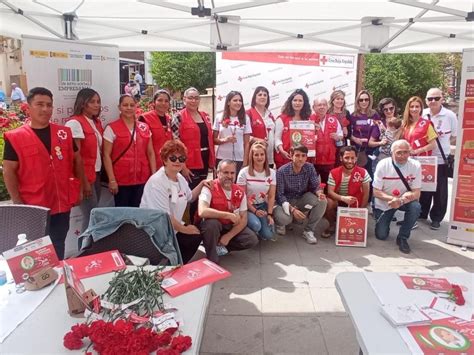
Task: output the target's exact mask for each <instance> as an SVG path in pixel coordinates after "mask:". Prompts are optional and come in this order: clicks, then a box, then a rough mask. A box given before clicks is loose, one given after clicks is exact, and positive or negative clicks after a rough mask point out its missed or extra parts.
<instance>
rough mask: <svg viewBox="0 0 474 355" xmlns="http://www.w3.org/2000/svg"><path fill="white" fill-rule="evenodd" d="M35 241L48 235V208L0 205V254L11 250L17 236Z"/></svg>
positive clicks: (16, 240)
mask: <svg viewBox="0 0 474 355" xmlns="http://www.w3.org/2000/svg"><path fill="white" fill-rule="evenodd" d="M21 233H24V234H26V238H27V239H28V240H35V239H39V238H42V237H44V236H45V235H48V234H49V208H45V207H41V206H32V205H0V253H3V252H4V251H6V250H9V249H12V248H14V247H15V246H16V243H17V242H18V234H21Z"/></svg>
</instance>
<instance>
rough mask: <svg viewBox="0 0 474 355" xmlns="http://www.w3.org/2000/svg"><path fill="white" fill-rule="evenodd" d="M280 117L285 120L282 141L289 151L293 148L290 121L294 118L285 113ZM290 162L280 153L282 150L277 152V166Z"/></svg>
mask: <svg viewBox="0 0 474 355" xmlns="http://www.w3.org/2000/svg"><path fill="white" fill-rule="evenodd" d="M279 117H280V119H281V121H282V122H283V132H282V133H281V141H282V143H283V150H284V151H285V152H288V153H289V152H290V148H291V139H290V122H291V121H292V120H293V117H291V116H288V115H285V114H284V113H282V114H281V115H280V116H279ZM289 162H290V160H289V159H286V158H284V157H283V156H282V155H281V154H280V152H275V164H276V166H277V168H279V167H280V166H282V165H285V164H286V163H289Z"/></svg>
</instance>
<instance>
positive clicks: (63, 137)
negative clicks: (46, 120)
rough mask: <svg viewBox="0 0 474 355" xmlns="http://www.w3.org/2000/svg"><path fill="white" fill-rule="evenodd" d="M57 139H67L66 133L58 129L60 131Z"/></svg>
mask: <svg viewBox="0 0 474 355" xmlns="http://www.w3.org/2000/svg"><path fill="white" fill-rule="evenodd" d="M58 137H59V138H61V139H66V138H67V133H66V131H65V130H63V129H60V130H59V131H58Z"/></svg>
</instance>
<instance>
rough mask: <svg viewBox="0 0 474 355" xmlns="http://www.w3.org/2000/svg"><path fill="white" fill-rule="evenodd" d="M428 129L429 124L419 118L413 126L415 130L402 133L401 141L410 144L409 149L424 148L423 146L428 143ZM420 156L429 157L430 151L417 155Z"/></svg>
mask: <svg viewBox="0 0 474 355" xmlns="http://www.w3.org/2000/svg"><path fill="white" fill-rule="evenodd" d="M429 127H430V122H429V121H428V120H426V119H424V118H421V117H420V119H419V120H418V122H417V123H416V125H415V128H413V129H412V130H411V132H409V131H408V130H405V131H404V132H403V139H406V140H407V141H408V143H410V147H411V149H419V148H422V147H424V146H425V145H427V144H428V141H427V139H426V137H427V135H428V128H429ZM419 155H420V156H430V155H431V150H430V151H428V152H426V153H422V154H419Z"/></svg>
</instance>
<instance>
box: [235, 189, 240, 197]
mask: <svg viewBox="0 0 474 355" xmlns="http://www.w3.org/2000/svg"><path fill="white" fill-rule="evenodd" d="M234 196H235V197H237V198H241V197H242V192H240V190H236V191H235V193H234Z"/></svg>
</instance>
